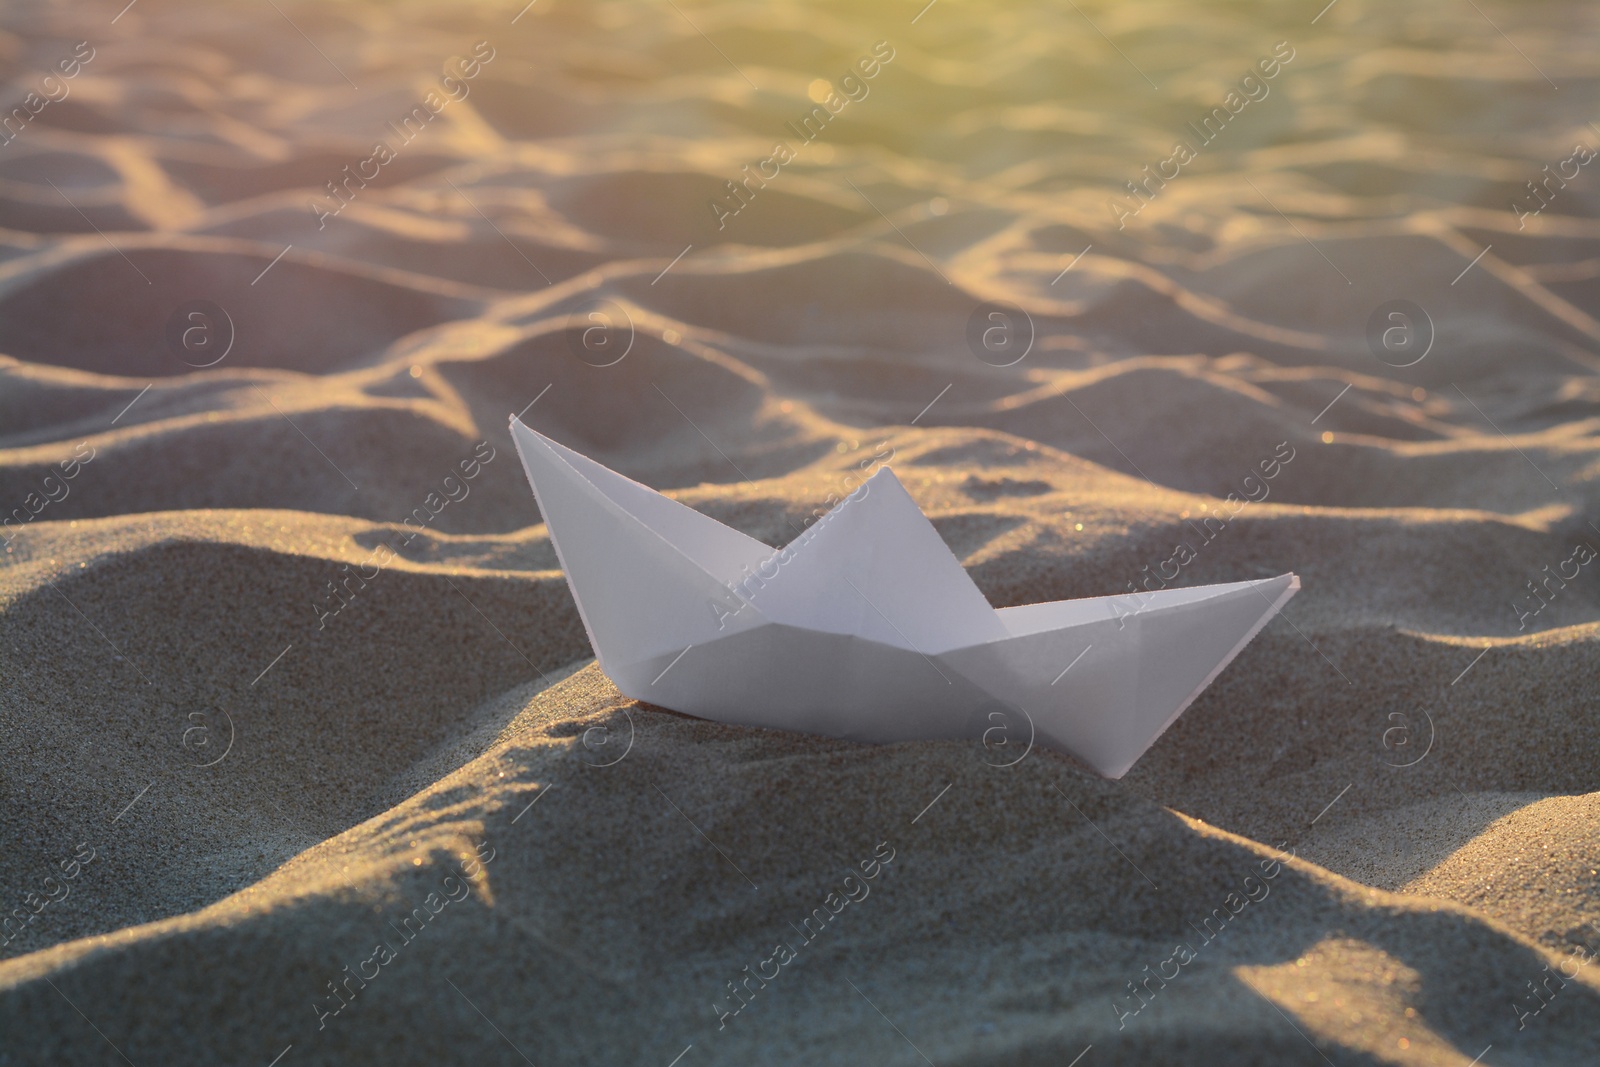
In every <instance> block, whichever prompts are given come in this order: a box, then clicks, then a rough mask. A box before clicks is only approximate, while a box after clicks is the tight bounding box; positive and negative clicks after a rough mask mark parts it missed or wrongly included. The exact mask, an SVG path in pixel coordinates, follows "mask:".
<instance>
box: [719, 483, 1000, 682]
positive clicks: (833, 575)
mask: <svg viewBox="0 0 1600 1067" xmlns="http://www.w3.org/2000/svg"><path fill="white" fill-rule="evenodd" d="M745 586H746V587H747V588H750V589H751V593H750V597H749V599H750V602H751V603H752V604H755V605H756V606H757V607H759V608H760V609H761V610H762V613H763V614H765V615H766V616H767V617H769V618H773V619H782V620H783V621H784V622H788V623H791V624H793V625H796V626H804V627H808V628H810V629H814V630H821V631H823V632H826V633H854V634H859V635H860V636H862V637H867V638H870V639H872V640H874V641H879V642H881V643H883V644H886V645H892V646H895V647H899V648H906V649H910V650H912V651H916V652H923V653H928V654H932V653H936V652H943V651H946V650H947V649H951V648H959V647H961V646H963V645H970V644H976V643H978V642H982V641H991V640H995V639H997V638H1001V637H1004V636H1006V629H1005V627H1004V626H1003V625H1002V624H1001V623H1000V620H999V619H998V618H997V617H996V616H995V613H994V609H993V608H992V607H991V606H990V605H989V602H988V600H986V599H984V596H983V594H982V593H981V592H979V591H978V587H977V586H976V585H975V584H973V581H972V578H971V577H970V576H969V575H968V574H967V572H966V569H965V568H963V567H962V566H961V563H960V561H959V560H957V559H956V557H955V555H954V554H952V553H951V551H950V549H949V546H947V545H946V544H945V543H944V539H943V538H941V537H940V536H939V532H938V531H937V530H935V529H934V527H933V524H932V523H931V522H929V521H928V517H927V516H926V515H924V514H923V513H922V510H921V509H920V508H918V507H917V504H916V501H914V500H912V499H911V494H909V493H907V492H906V489H905V486H903V485H901V484H900V479H899V478H897V477H895V474H894V472H893V471H892V470H890V469H889V468H887V467H884V468H883V469H881V470H879V471H878V472H877V473H876V474H874V475H873V476H872V477H871V478H869V479H867V481H866V482H865V483H863V484H862V486H861V487H860V488H859V489H857V490H856V491H855V492H854V493H852V494H851V495H850V496H849V497H847V498H846V499H845V500H843V501H842V502H840V503H839V504H838V505H836V506H835V507H834V508H833V510H831V511H829V512H828V513H827V514H825V515H823V516H822V517H821V518H820V519H818V520H817V521H816V523H815V524H814V525H813V526H812V527H811V528H810V529H808V530H806V531H805V532H804V533H802V534H801V535H800V536H799V537H797V538H795V539H794V541H792V542H791V543H790V544H789V545H788V546H786V547H785V548H783V549H781V550H779V551H778V552H777V553H775V554H773V556H772V557H770V558H769V559H768V560H767V561H765V562H764V564H763V565H762V566H761V567H760V568H758V569H757V571H756V573H755V576H754V579H753V580H748V581H746V583H745Z"/></svg>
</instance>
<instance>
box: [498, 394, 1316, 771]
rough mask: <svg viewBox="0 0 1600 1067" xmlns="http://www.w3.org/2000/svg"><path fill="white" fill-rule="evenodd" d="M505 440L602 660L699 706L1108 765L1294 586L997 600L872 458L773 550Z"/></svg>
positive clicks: (1294, 581)
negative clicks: (1046, 750) (860, 479)
mask: <svg viewBox="0 0 1600 1067" xmlns="http://www.w3.org/2000/svg"><path fill="white" fill-rule="evenodd" d="M511 436H512V439H513V440H514V441H515V442H516V446H517V451H518V453H519V454H520V455H521V456H522V465H523V468H524V469H525V470H526V471H527V475H528V481H529V482H530V483H531V484H532V486H533V492H534V496H535V497H536V498H537V500H538V503H539V510H540V511H541V512H542V513H543V515H544V519H545V522H546V524H547V525H548V527H549V531H550V541H551V543H552V544H553V545H554V546H555V550H556V555H557V557H558V558H559V559H560V561H561V566H562V569H563V570H564V571H565V572H566V575H567V582H568V584H569V585H570V586H571V588H572V595H573V598H574V599H575V600H576V601H577V602H578V613H579V614H580V615H581V616H582V618H583V625H584V629H585V630H587V631H588V634H589V640H590V642H591V643H593V645H594V650H595V655H596V656H597V657H598V659H599V662H600V667H601V669H602V670H604V671H605V672H606V674H607V675H609V676H610V678H611V680H612V681H613V682H615V683H616V686H617V688H618V689H620V690H621V691H622V692H623V693H624V694H625V695H627V696H629V697H631V698H633V699H634V700H639V701H643V702H646V703H650V704H656V705H659V706H661V707H664V708H668V709H671V710H673V711H678V712H682V713H684V714H687V715H695V716H699V717H701V718H705V719H713V720H716V721H717V722H725V723H735V724H739V725H745V726H761V727H768V728H773V729H782V730H801V731H806V732H809V733H817V734H825V735H827V736H830V737H839V738H848V739H850V740H855V741H871V742H889V741H922V740H941V739H952V738H974V739H977V738H981V739H983V740H984V742H985V745H986V748H988V749H989V750H990V751H991V752H992V753H996V754H999V755H1000V756H1001V757H1002V758H1004V759H1005V760H1006V761H1007V762H1012V761H1015V760H1018V759H1020V758H1021V756H1022V755H1025V754H1026V752H1027V751H1029V750H1031V748H1032V746H1033V744H1034V743H1035V741H1037V743H1039V744H1044V745H1049V746H1051V747H1053V748H1056V749H1059V750H1060V751H1063V752H1067V753H1070V754H1071V755H1073V756H1076V757H1077V758H1078V759H1080V760H1082V761H1083V762H1085V763H1087V764H1088V765H1089V766H1091V767H1093V768H1095V769H1096V770H1097V771H1099V772H1100V773H1101V774H1104V775H1106V776H1107V777H1110V778H1120V777H1122V775H1123V774H1125V773H1126V772H1127V770H1128V768H1130V767H1131V766H1133V763H1134V761H1135V760H1137V759H1138V758H1139V757H1140V756H1141V755H1143V754H1144V752H1145V750H1146V749H1148V748H1149V747H1150V746H1151V745H1152V744H1154V743H1155V740H1156V738H1158V737H1160V736H1161V734H1162V732H1163V731H1164V730H1166V728H1167V727H1168V726H1170V725H1172V722H1173V721H1174V720H1175V719H1177V717H1178V716H1179V715H1181V714H1182V713H1183V710H1184V709H1185V708H1187V707H1188V706H1189V703H1190V702H1191V701H1193V700H1194V698H1195V697H1196V696H1198V695H1199V694H1200V692H1201V690H1203V689H1205V687H1206V686H1207V685H1209V684H1210V683H1211V680H1212V679H1213V678H1215V677H1216V676H1217V675H1218V674H1219V673H1221V671H1222V669H1223V668H1224V667H1226V666H1227V665H1228V663H1229V662H1230V661H1231V660H1232V659H1233V657H1234V656H1236V655H1237V654H1238V653H1239V651H1240V650H1241V649H1242V648H1244V646H1245V645H1246V644H1247V643H1248V642H1249V641H1250V639H1251V638H1252V637H1254V636H1255V635H1256V633H1257V631H1259V630H1260V629H1261V628H1262V627H1263V626H1265V625H1266V624H1267V623H1268V622H1269V621H1270V620H1271V619H1272V617H1273V616H1274V615H1276V614H1277V613H1278V610H1279V609H1280V608H1282V607H1283V605H1284V604H1285V603H1286V602H1287V601H1288V600H1289V598H1290V597H1291V596H1293V595H1294V594H1295V592H1296V590H1298V589H1299V588H1300V580H1299V579H1298V578H1297V577H1295V576H1294V575H1293V574H1285V575H1281V576H1279V577H1276V578H1267V579H1263V580H1260V581H1252V582H1232V583H1229V584H1226V585H1206V586H1197V587H1191V588H1183V589H1168V590H1161V591H1158V592H1153V593H1142V594H1140V595H1138V596H1134V595H1132V594H1129V595H1124V596H1115V597H1094V598H1090V599H1086V600H1060V601H1055V602H1052V603H1045V604H1028V605H1024V606H1021V607H1011V608H999V609H996V608H994V607H991V606H990V604H989V602H988V601H987V600H985V599H984V596H983V594H982V593H981V592H979V591H978V587H977V586H976V585H974V584H973V581H972V579H971V578H970V577H969V576H968V575H967V572H966V570H965V569H964V568H963V567H962V566H961V563H960V561H958V560H957V559H956V558H955V556H954V555H953V554H952V553H951V552H950V549H949V548H948V547H947V546H946V545H945V543H944V541H943V540H942V539H941V538H940V537H939V534H938V531H936V530H935V529H934V528H933V525H932V523H930V522H929V521H928V519H927V517H926V516H924V515H923V514H922V511H921V509H919V508H918V507H917V505H916V503H915V502H914V501H913V500H912V499H911V497H910V495H909V494H908V493H907V492H906V490H905V488H904V487H903V486H902V485H901V484H900V481H899V479H897V478H896V477H895V476H894V473H893V472H892V471H890V470H889V469H888V468H887V467H885V468H882V469H880V470H879V471H878V472H877V473H876V474H874V475H873V476H872V477H871V478H870V479H868V480H867V481H866V482H865V483H864V484H863V485H862V486H861V488H860V489H858V490H857V491H856V492H855V493H853V494H852V495H851V496H850V497H849V498H848V499H847V500H845V501H844V502H842V503H841V504H839V505H838V506H837V507H835V508H834V509H833V510H831V511H829V512H828V513H827V514H826V515H824V516H823V517H822V518H820V519H818V520H817V521H816V522H814V523H813V524H812V525H811V527H810V528H809V529H807V530H805V531H804V532H803V533H801V535H800V536H799V537H797V538H796V539H795V540H794V541H793V542H792V543H790V544H789V545H788V546H786V547H785V548H782V549H776V550H775V549H773V548H771V547H770V546H768V545H766V544H763V543H762V542H760V541H757V540H756V539H755V538H753V537H748V536H746V535H744V534H742V533H740V532H738V531H737V530H734V529H731V528H730V527H727V526H724V525H723V524H722V523H720V522H717V521H716V520H715V519H712V518H709V517H707V516H705V515H702V514H700V513H699V512H697V511H695V510H693V509H692V508H689V507H686V506H685V505H683V504H679V503H678V502H677V501H675V500H671V499H668V498H667V497H665V496H662V495H661V494H660V493H658V492H656V491H655V490H653V489H650V488H648V487H646V486H643V485H640V484H639V483H638V482H635V481H632V480H631V479H629V478H625V477H623V476H622V475H620V474H618V473H616V472H615V471H612V470H610V469H608V468H607V467H605V466H603V465H601V464H599V463H596V462H595V461H594V460H592V459H589V458H587V457H585V456H582V455H579V454H578V453H577V452H574V451H572V450H571V449H569V448H565V447H563V446H561V445H559V444H557V443H556V442H554V441H552V440H550V439H549V438H548V437H545V436H544V435H542V434H539V433H537V432H535V431H533V430H530V429H529V428H528V427H526V426H524V425H523V424H522V423H521V422H520V421H518V420H517V419H515V418H513V419H512V420H511ZM991 762H995V761H994V760H991Z"/></svg>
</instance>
